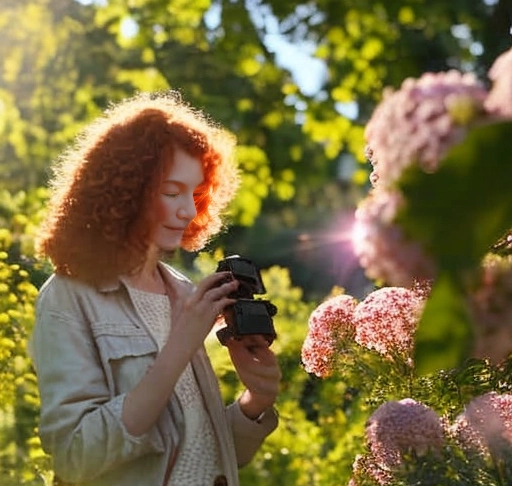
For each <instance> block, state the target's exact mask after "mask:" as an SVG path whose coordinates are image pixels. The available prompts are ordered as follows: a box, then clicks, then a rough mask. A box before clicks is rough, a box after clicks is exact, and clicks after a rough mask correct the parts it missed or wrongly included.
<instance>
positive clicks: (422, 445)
mask: <svg viewBox="0 0 512 486" xmlns="http://www.w3.org/2000/svg"><path fill="white" fill-rule="evenodd" d="M444 435H445V434H444V430H443V425H442V422H441V419H440V417H439V416H438V415H437V413H436V412H434V410H432V409H431V408H429V407H427V406H426V405H424V404H422V403H419V402H417V401H416V400H413V399H412V398H404V399H403V400H399V401H390V402H386V403H384V404H383V405H381V406H380V407H379V408H378V409H377V410H376V411H375V412H374V413H373V414H372V415H371V417H370V418H369V420H368V423H367V425H366V438H367V441H368V449H369V452H370V455H371V456H372V457H373V459H374V461H375V462H376V463H377V464H378V465H379V466H380V467H381V468H385V469H390V468H396V467H398V466H399V465H400V463H401V462H402V460H403V457H404V456H405V455H406V454H414V455H416V456H422V455H424V454H426V453H427V452H429V451H432V450H434V451H435V450H437V449H439V448H441V447H442V446H443V444H444V441H445V437H444Z"/></svg>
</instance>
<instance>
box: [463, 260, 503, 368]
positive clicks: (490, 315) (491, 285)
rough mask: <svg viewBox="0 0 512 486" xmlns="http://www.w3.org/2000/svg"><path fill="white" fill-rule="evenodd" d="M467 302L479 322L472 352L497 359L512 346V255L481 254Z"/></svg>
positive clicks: (497, 360) (497, 361)
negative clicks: (477, 276) (477, 275)
mask: <svg viewBox="0 0 512 486" xmlns="http://www.w3.org/2000/svg"><path fill="white" fill-rule="evenodd" d="M469 304H470V308H471V311H472V312H473V316H474V318H475V321H476V322H478V329H477V330H476V336H475V338H476V339H475V346H474V351H473V354H474V356H475V357H479V358H490V359H491V360H492V361H493V362H495V363H499V362H500V361H501V360H503V359H505V358H506V357H507V356H508V354H509V353H510V350H511V349H512V255H508V256H499V255H493V254H488V255H487V256H486V257H485V258H484V260H483V261H482V267H481V278H480V281H479V285H478V286H477V288H476V289H475V290H474V291H473V292H472V293H471V294H470V296H469Z"/></svg>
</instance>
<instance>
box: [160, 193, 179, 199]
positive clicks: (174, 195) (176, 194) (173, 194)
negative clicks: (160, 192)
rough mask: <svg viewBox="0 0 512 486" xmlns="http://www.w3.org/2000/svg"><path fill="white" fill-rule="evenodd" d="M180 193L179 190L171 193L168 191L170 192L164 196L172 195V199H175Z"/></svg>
mask: <svg viewBox="0 0 512 486" xmlns="http://www.w3.org/2000/svg"><path fill="white" fill-rule="evenodd" d="M179 195H180V194H179V193H178V192H171V193H168V194H164V196H166V197H170V198H171V199H174V198H176V197H178V196H179Z"/></svg>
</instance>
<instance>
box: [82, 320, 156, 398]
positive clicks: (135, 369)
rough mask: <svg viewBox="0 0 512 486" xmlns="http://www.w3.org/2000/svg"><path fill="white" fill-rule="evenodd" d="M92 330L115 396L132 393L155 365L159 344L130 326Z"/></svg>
mask: <svg viewBox="0 0 512 486" xmlns="http://www.w3.org/2000/svg"><path fill="white" fill-rule="evenodd" d="M91 328H92V333H93V336H94V339H95V341H96V345H97V347H98V351H99V354H100V358H101V361H102V364H103V367H104V369H105V374H106V379H107V383H108V386H109V389H110V391H111V394H112V396H114V395H119V394H121V393H126V392H128V391H129V390H131V389H132V388H134V387H135V385H137V383H138V382H139V381H140V379H141V378H142V376H144V374H145V373H146V371H147V370H148V368H149V367H150V366H151V365H152V364H153V362H154V360H155V356H156V354H157V346H156V343H155V342H154V341H153V339H152V338H151V337H150V336H149V335H148V334H147V332H146V331H145V330H144V329H142V328H137V327H135V326H133V325H131V324H129V323H113V322H96V323H93V324H92V325H91Z"/></svg>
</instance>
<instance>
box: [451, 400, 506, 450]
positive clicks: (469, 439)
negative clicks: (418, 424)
mask: <svg viewBox="0 0 512 486" xmlns="http://www.w3.org/2000/svg"><path fill="white" fill-rule="evenodd" d="M451 432H452V434H453V435H454V436H455V437H456V438H457V439H458V440H459V442H460V443H461V444H462V445H463V446H465V447H466V448H468V449H473V450H477V451H480V452H481V453H484V454H491V455H492V456H494V457H495V458H498V457H507V456H508V457H510V456H511V455H512V395H510V394H506V393H505V394H499V393H497V392H494V391H493V392H489V393H486V394H484V395H481V396H479V397H476V398H474V399H473V400H471V401H470V402H469V403H468V404H467V406H466V408H465V410H464V412H463V413H462V414H460V415H459V416H458V417H457V419H456V420H455V422H454V424H453V426H452V428H451Z"/></svg>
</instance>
